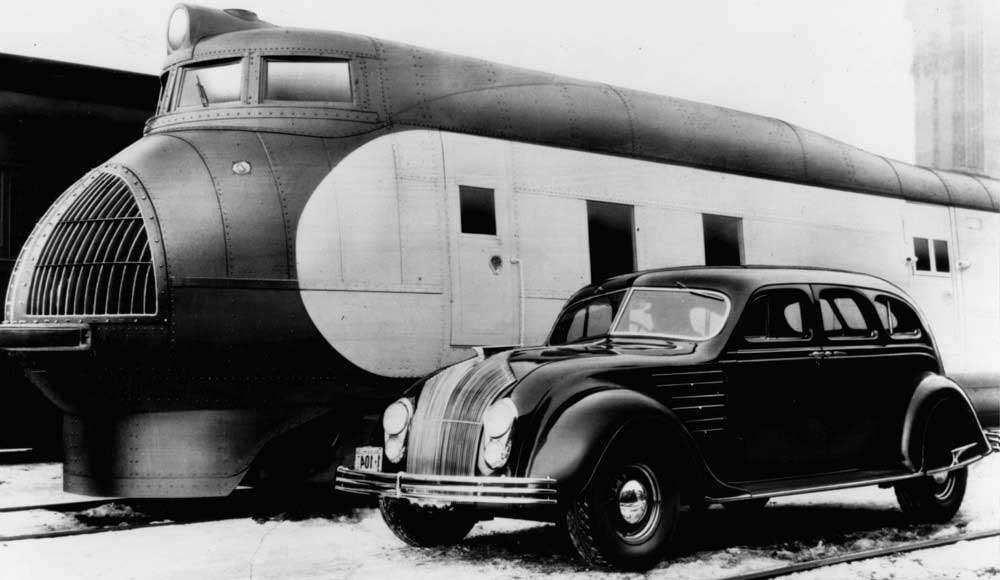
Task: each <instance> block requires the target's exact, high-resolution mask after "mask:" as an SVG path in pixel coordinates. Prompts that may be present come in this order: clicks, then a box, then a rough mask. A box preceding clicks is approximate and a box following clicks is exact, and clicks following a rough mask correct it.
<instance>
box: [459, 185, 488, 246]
mask: <svg viewBox="0 0 1000 580" xmlns="http://www.w3.org/2000/svg"><path fill="white" fill-rule="evenodd" d="M458 205H459V213H460V214H461V221H462V233H463V234H483V235H487V236H495V235H497V218H496V204H495V203H494V200H493V190H492V189H486V188H484V187H470V186H468V185H460V186H458Z"/></svg>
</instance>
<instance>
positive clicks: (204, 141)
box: [174, 131, 289, 278]
mask: <svg viewBox="0 0 1000 580" xmlns="http://www.w3.org/2000/svg"><path fill="white" fill-rule="evenodd" d="M174 138H176V139H180V140H182V141H184V142H186V143H187V144H188V145H190V146H191V147H192V148H194V149H195V150H196V151H197V152H198V154H199V155H200V156H201V158H202V161H203V165H204V166H205V167H207V168H208V172H209V174H210V175H211V177H212V184H213V185H214V186H215V192H216V195H217V196H218V204H219V209H220V210H221V212H222V224H223V233H224V235H225V239H226V265H227V272H226V274H227V275H228V276H232V277H242V278H254V277H258V278H287V277H288V268H289V265H288V250H287V247H286V243H285V241H286V239H287V234H286V232H285V222H284V220H283V219H282V213H281V200H280V198H279V195H278V192H277V187H276V186H275V181H274V175H273V174H272V172H271V166H270V163H268V158H267V154H266V152H265V151H264V147H263V146H262V145H261V141H260V139H259V138H258V137H257V135H256V134H255V133H250V132H244V131H191V132H184V133H177V134H175V135H174ZM237 162H247V163H249V166H250V171H249V173H246V174H243V175H239V174H237V173H236V172H235V171H234V169H233V167H234V164H235V163H237ZM206 185H207V184H206Z"/></svg>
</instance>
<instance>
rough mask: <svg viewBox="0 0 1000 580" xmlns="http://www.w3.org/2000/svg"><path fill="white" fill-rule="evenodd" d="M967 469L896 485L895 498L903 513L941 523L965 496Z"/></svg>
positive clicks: (914, 517) (924, 520) (910, 480)
mask: <svg viewBox="0 0 1000 580" xmlns="http://www.w3.org/2000/svg"><path fill="white" fill-rule="evenodd" d="M968 478H969V471H968V468H965V467H963V468H961V469H956V470H954V471H949V472H947V473H942V474H938V475H931V476H927V477H921V478H918V479H908V480H906V481H903V482H900V483H897V484H896V499H897V500H898V501H899V507H901V508H903V513H904V514H906V515H907V516H908V517H909V518H911V519H913V520H916V521H919V522H933V523H943V522H947V521H948V520H950V519H951V518H952V516H954V515H955V512H957V511H958V508H959V507H960V506H961V505H962V499H963V498H964V497H965V483H966V480H967V479H968Z"/></svg>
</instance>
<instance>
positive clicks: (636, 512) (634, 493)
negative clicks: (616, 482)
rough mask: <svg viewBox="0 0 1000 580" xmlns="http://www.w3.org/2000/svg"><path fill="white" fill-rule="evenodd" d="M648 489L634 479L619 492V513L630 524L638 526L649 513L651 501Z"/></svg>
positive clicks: (627, 482) (626, 483)
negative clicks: (648, 497)
mask: <svg viewBox="0 0 1000 580" xmlns="http://www.w3.org/2000/svg"><path fill="white" fill-rule="evenodd" d="M648 495H649V494H648V493H647V492H646V488H645V487H643V486H642V484H641V483H639V482H638V481H636V480H634V479H630V480H628V481H626V482H625V484H624V485H622V487H621V489H620V490H619V491H618V511H619V512H621V514H622V519H623V520H625V521H626V522H628V523H630V524H637V523H639V522H640V521H642V518H644V517H646V513H648V512H649V500H648V499H647V496H648Z"/></svg>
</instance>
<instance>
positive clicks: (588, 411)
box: [526, 388, 707, 495]
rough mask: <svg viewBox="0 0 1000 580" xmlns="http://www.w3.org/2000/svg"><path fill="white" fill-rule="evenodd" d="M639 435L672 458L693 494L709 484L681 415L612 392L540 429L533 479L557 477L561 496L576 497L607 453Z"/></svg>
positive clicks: (575, 405) (580, 402)
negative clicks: (634, 435) (617, 444)
mask: <svg viewBox="0 0 1000 580" xmlns="http://www.w3.org/2000/svg"><path fill="white" fill-rule="evenodd" d="M633 434H639V435H641V436H643V437H644V438H643V439H642V440H641V441H642V442H641V444H645V445H649V449H652V450H655V452H656V453H660V454H662V456H663V457H664V458H668V459H669V460H670V461H671V462H672V464H673V465H677V467H678V469H679V470H683V473H685V474H686V475H687V476H688V477H682V478H681V482H682V484H684V486H685V487H686V488H688V489H696V488H700V487H702V486H703V485H704V482H705V477H706V475H707V468H706V467H705V463H704V461H703V460H702V457H701V453H700V452H699V451H698V448H697V446H696V444H695V442H694V439H693V438H692V437H691V434H690V433H688V431H687V429H686V428H685V427H684V425H683V424H682V423H681V422H680V420H679V419H678V418H677V416H676V415H674V413H673V412H671V411H670V410H669V409H667V408H666V407H664V406H663V405H662V404H660V403H659V402H657V401H656V400H654V399H652V398H650V397H647V396H646V395H643V394H641V393H637V392H635V391H630V390H627V389H620V388H608V389H605V390H600V391H597V392H593V393H591V394H588V395H586V396H584V397H583V398H581V399H577V400H576V401H574V402H572V403H571V404H569V405H567V406H566V407H565V408H563V409H562V411H561V412H559V413H556V414H555V416H554V417H553V418H552V419H550V420H549V421H548V424H547V425H543V426H542V428H541V429H539V432H538V436H537V438H536V439H535V443H534V445H533V447H532V449H531V452H530V459H529V460H528V463H527V466H528V467H527V470H526V472H527V476H529V477H551V478H553V479H555V480H556V481H558V482H559V493H560V494H561V495H574V494H575V493H576V492H577V491H579V490H581V489H583V488H585V487H586V486H587V484H588V483H589V482H590V479H591V477H592V476H593V474H594V471H595V470H596V469H597V466H598V465H599V464H600V461H601V458H602V457H603V456H604V454H605V453H606V452H607V450H608V449H609V448H610V447H611V446H612V445H613V444H615V443H616V442H618V441H620V440H621V438H622V437H624V436H627V435H633Z"/></svg>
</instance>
